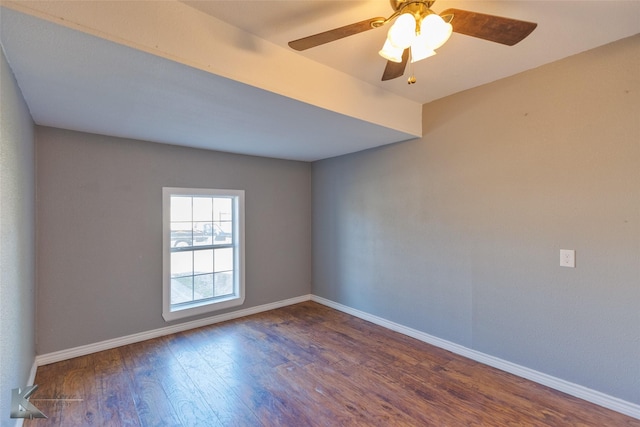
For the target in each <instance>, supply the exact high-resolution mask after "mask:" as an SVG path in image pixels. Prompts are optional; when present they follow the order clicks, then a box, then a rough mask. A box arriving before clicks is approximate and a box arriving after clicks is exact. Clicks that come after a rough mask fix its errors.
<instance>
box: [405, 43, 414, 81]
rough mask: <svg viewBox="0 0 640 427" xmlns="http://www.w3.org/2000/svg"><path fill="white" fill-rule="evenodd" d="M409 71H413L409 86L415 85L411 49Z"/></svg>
mask: <svg viewBox="0 0 640 427" xmlns="http://www.w3.org/2000/svg"><path fill="white" fill-rule="evenodd" d="M409 70H410V71H411V77H409V78H408V79H407V84H410V85H412V84H414V83H415V82H416V76H415V75H414V74H413V57H412V56H411V49H409Z"/></svg>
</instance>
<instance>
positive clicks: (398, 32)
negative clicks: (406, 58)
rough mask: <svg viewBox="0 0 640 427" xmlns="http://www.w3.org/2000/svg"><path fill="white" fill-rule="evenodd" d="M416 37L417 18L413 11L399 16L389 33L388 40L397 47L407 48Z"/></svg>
mask: <svg viewBox="0 0 640 427" xmlns="http://www.w3.org/2000/svg"><path fill="white" fill-rule="evenodd" d="M415 37H416V19H415V18H414V16H413V15H412V14H411V13H403V14H402V15H400V16H398V18H397V19H396V22H394V23H393V25H392V26H391V28H389V32H388V33H387V40H388V41H389V42H390V43H391V44H392V45H393V46H395V47H397V48H400V49H406V48H408V47H409V46H411V42H412V41H413V39H414V38H415Z"/></svg>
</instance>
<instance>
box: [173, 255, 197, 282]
mask: <svg viewBox="0 0 640 427" xmlns="http://www.w3.org/2000/svg"><path fill="white" fill-rule="evenodd" d="M192 274H193V252H191V251H186V252H172V253H171V277H178V276H187V275H192Z"/></svg>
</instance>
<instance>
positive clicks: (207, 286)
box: [193, 274, 214, 300]
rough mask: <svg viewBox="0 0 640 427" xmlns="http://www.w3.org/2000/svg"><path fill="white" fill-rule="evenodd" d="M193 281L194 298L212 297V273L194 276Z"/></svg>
mask: <svg viewBox="0 0 640 427" xmlns="http://www.w3.org/2000/svg"><path fill="white" fill-rule="evenodd" d="M193 281H194V294H195V296H194V298H195V299H196V300H200V299H207V298H213V296H214V293H213V274H203V275H200V276H194V277H193Z"/></svg>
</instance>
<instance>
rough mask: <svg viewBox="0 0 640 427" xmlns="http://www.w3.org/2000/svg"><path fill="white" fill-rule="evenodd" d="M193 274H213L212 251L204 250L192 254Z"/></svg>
mask: <svg viewBox="0 0 640 427" xmlns="http://www.w3.org/2000/svg"><path fill="white" fill-rule="evenodd" d="M193 273H194V274H204V273H213V249H205V250H200V251H195V252H194V253H193Z"/></svg>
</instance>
